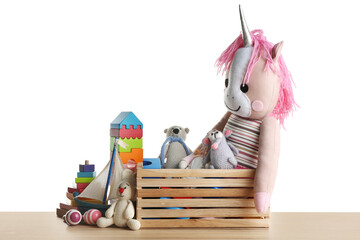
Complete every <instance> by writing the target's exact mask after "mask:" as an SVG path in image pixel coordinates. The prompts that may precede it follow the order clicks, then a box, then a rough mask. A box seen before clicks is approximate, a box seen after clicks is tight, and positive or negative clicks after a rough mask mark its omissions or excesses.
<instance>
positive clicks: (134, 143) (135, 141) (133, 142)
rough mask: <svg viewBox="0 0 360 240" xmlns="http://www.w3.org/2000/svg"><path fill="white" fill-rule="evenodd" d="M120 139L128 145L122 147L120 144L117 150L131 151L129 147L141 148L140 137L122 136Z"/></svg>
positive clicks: (141, 141)
mask: <svg viewBox="0 0 360 240" xmlns="http://www.w3.org/2000/svg"><path fill="white" fill-rule="evenodd" d="M121 140H122V141H124V142H125V143H126V144H127V145H128V147H126V149H125V148H123V147H121V146H119V147H118V149H119V152H131V149H134V148H143V140H142V138H129V139H128V138H123V139H121Z"/></svg>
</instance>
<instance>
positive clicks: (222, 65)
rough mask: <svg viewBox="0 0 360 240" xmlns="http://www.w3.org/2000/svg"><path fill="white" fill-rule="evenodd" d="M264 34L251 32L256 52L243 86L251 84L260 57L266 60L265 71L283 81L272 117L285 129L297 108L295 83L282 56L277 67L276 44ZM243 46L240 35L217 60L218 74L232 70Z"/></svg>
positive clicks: (260, 31)
mask: <svg viewBox="0 0 360 240" xmlns="http://www.w3.org/2000/svg"><path fill="white" fill-rule="evenodd" d="M263 33H264V32H263V31H262V30H254V31H252V32H251V37H252V40H253V42H254V50H253V53H252V55H251V58H250V62H249V66H248V68H247V71H246V74H245V77H244V82H243V84H245V83H248V82H249V79H250V75H251V72H252V70H253V68H254V66H255V64H256V63H257V62H258V61H259V59H260V57H262V58H264V59H265V61H266V64H265V69H264V70H265V71H268V70H269V69H271V70H272V71H273V72H275V73H276V74H277V75H278V76H279V77H280V80H281V83H280V93H279V99H278V102H277V104H276V106H275V108H274V110H273V112H272V116H274V117H275V118H276V119H278V120H279V122H280V125H281V126H282V127H284V120H285V119H286V118H287V117H288V116H289V114H290V113H292V112H293V111H294V110H295V109H296V107H297V104H296V102H295V100H294V94H293V90H292V85H293V84H294V81H293V79H292V76H291V73H290V72H289V70H288V69H287V67H286V64H285V61H284V58H283V56H280V58H279V60H278V64H279V68H277V67H276V66H275V64H274V61H273V58H272V54H271V50H272V48H273V46H274V44H273V43H271V42H269V41H267V39H266V37H265V36H264V35H263ZM243 46H244V43H243V39H242V35H241V34H240V36H239V37H237V38H236V39H235V40H234V42H233V43H231V44H230V46H229V47H228V48H227V49H226V50H225V51H224V52H223V53H222V54H221V55H220V57H219V58H218V59H217V60H216V63H215V66H216V67H217V69H218V71H217V72H218V74H219V73H220V72H221V71H222V74H224V73H225V72H227V71H228V70H229V69H230V66H231V63H232V60H233V58H234V55H235V52H236V50H238V49H239V48H241V47H243Z"/></svg>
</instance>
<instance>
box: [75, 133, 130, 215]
mask: <svg viewBox="0 0 360 240" xmlns="http://www.w3.org/2000/svg"><path fill="white" fill-rule="evenodd" d="M118 144H119V145H120V146H124V144H125V145H126V143H124V142H122V141H121V140H120V139H118V138H116V141H115V143H114V148H113V152H112V157H111V159H110V160H109V162H108V163H107V164H106V166H105V168H104V169H103V170H102V171H101V172H100V174H99V175H98V176H97V177H96V178H95V179H94V180H93V181H92V182H91V183H90V184H89V185H88V186H87V187H86V188H85V189H84V191H82V193H80V194H79V193H77V192H75V193H74V200H75V202H76V203H77V205H78V208H79V211H80V212H81V213H85V212H86V211H87V210H89V209H98V210H100V211H101V212H102V214H103V215H105V212H106V210H107V209H108V208H109V207H110V205H108V201H110V200H112V199H115V198H116V197H117V191H118V186H119V184H120V181H121V173H122V171H123V170H124V166H123V164H122V163H121V161H120V157H119V153H118V151H117V149H118V148H117V146H118ZM125 147H126V146H125ZM109 186H110V191H109V196H107V192H108V187H109ZM96 202H98V203H96Z"/></svg>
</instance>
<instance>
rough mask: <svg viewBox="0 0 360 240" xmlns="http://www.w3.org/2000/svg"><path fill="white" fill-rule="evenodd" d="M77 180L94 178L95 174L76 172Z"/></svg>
mask: <svg viewBox="0 0 360 240" xmlns="http://www.w3.org/2000/svg"><path fill="white" fill-rule="evenodd" d="M77 177H78V178H88V177H96V172H78V173H77Z"/></svg>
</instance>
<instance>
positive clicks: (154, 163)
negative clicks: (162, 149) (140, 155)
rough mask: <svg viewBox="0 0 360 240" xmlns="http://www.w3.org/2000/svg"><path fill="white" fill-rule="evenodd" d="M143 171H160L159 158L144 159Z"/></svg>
mask: <svg viewBox="0 0 360 240" xmlns="http://www.w3.org/2000/svg"><path fill="white" fill-rule="evenodd" d="M143 169H161V162H160V158H144V159H143Z"/></svg>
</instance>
